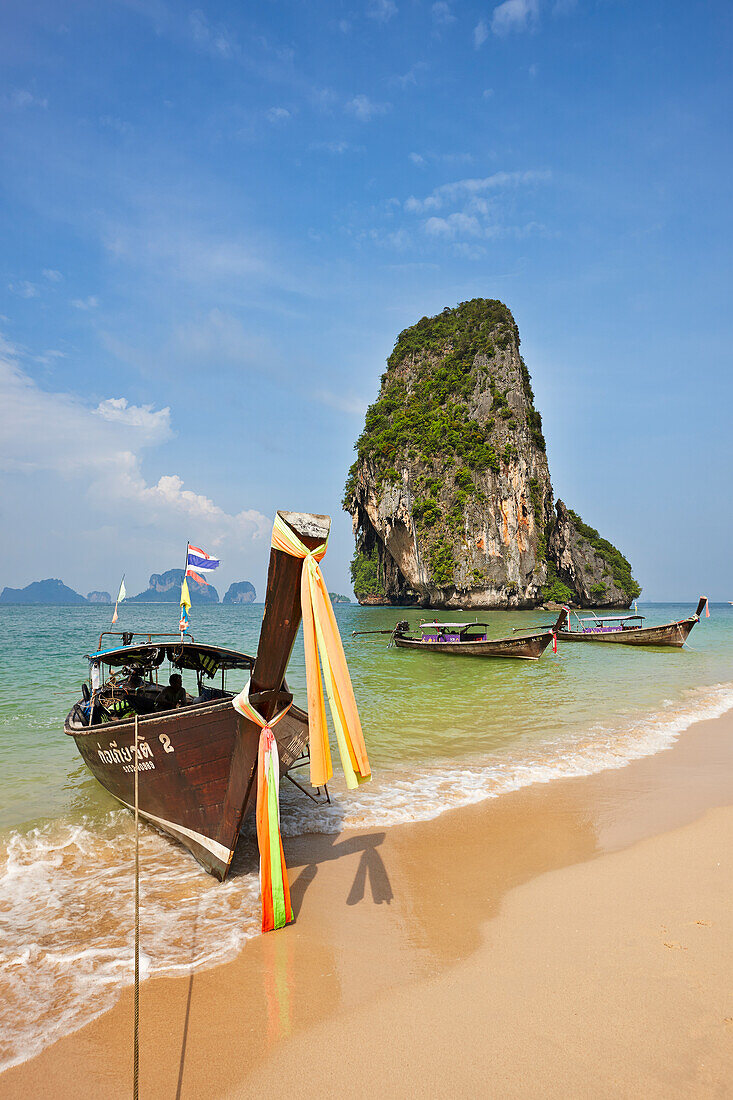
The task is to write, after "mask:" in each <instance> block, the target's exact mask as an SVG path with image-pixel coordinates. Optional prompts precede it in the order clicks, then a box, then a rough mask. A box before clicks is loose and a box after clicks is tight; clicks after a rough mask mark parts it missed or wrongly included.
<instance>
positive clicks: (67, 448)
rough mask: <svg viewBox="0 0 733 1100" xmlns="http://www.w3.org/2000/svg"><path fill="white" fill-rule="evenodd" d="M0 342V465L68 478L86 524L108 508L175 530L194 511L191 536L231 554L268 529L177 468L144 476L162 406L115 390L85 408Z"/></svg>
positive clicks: (158, 437) (162, 426)
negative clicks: (192, 483)
mask: <svg viewBox="0 0 733 1100" xmlns="http://www.w3.org/2000/svg"><path fill="white" fill-rule="evenodd" d="M0 348H1V349H2V352H0V470H1V471H4V472H5V473H7V474H10V475H11V476H15V477H18V476H23V475H33V476H34V477H39V476H45V477H46V479H50V484H51V485H52V486H53V485H56V486H57V487H58V488H57V490H56V491H57V492H62V491H63V490H62V489H61V486H62V484H64V483H66V482H68V483H69V484H70V486H71V488H70V492H71V495H72V499H73V500H74V501H75V504H76V508H77V512H78V514H79V515H83V516H84V522H86V523H91V524H92V525H94V524H95V522H96V523H99V522H100V519H101V517H103V516H104V517H106V518H107V521H108V522H109V516H110V515H111V516H112V517H113V521H114V522H115V523H116V524H118V525H119V526H120V528H123V527H125V528H126V529H127V528H128V525H133V526H134V528H135V529H137V528H140V527H152V528H156V529H157V528H160V530H161V531H163V533H166V532H172V533H175V535H176V537H178V538H180V537H181V534H182V524H183V522H184V521H186V520H188V519H194V520H196V524H197V526H196V531H197V535H196V537H197V538H199V537H200V538H201V539H202V540H204V539H206V540H207V545H211V546H214V547H220V546H222V545H223V544H225V543H228V544H229V546H230V547H231V552H232V555H234V554H235V552H236V553H239V552H240V551H241V543H242V540H243V539H244V540H251V539H256V538H259V537H261V536H263V535H265V534H267V533H268V532H269V529H270V523H271V521H270V520H269V519H268V518H267V517H266V516H264V515H262V513H260V512H257V511H255V510H254V509H244V510H243V511H241V512H238V513H236V514H231V513H228V512H226V511H225V510H224V509H222V508H221V507H220V506H219V505H217V504H216V503H215V502H214V501H212V500H211V499H210V498H209V497H206V496H204V495H202V494H200V493H197V492H195V491H193V490H191V489H188V488H186V487H185V486H184V483H183V480H182V479H181V478H180V477H179V476H178V475H177V474H174V473H167V474H163V475H161V476H159V477H158V479H157V481H155V482H154V483H152V484H149V483H148V482H147V481H146V480H145V478H144V477H143V474H142V464H141V459H142V452H143V451H144V450H146V449H149V448H152V447H156V446H160V445H161V444H162V443H165V442H166V441H167V440H168V439H170V437H171V434H172V431H171V423H170V409H168V408H164V409H158V410H155V409H154V408H153V407H152V406H150V405H141V406H138V405H132V404H130V403H129V402H128V401H127V399H126V398H119V397H118V398H107V399H106V400H104V401H102V402H101V403H100V404H99V405H98V406H97V407H96V408H92V407H90V406H89V405H87V404H85V403H84V402H83V401H82V400H80V399H79V398H78V397H76V396H75V395H73V394H68V393H49V392H46V391H44V390H42V389H40V387H39V386H37V385H36V383H35V382H34V381H33V379H32V378H30V376H29V375H28V374H27V373H26V372H25V371H24V370H23V369H22V368H21V366H20V364H19V361H18V358H17V356H16V355H15V353H14V349H13V348H12V347H11V346H10V345H8V344H7V342H5V341H3V340H2V339H1V338H0ZM146 461H147V463H149V462H150V461H151V460H150V459H147V460H146ZM34 484H36V483H35V482H34Z"/></svg>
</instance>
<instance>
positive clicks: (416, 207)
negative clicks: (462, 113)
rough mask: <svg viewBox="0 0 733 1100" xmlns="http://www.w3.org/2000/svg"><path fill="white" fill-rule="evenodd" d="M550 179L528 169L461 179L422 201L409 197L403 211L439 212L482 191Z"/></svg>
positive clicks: (418, 212) (412, 196)
mask: <svg viewBox="0 0 733 1100" xmlns="http://www.w3.org/2000/svg"><path fill="white" fill-rule="evenodd" d="M550 178H551V173H550V172H549V171H547V170H540V171H538V170H537V169H530V170H528V171H524V172H494V174H493V175H491V176H486V177H485V178H484V179H463V180H456V181H455V183H444V184H443V185H442V186H441V187H436V188H435V190H434V191H433V192H432V193H431V194H430V195H428V196H427V197H426V198H424V199H417V198H415V197H414V195H411V196H410V198H409V199H407V200H406V202H405V210H407V211H409V212H410V213H412V214H423V213H425V212H427V211H430V210H440V209H442V208H443V207H444V206H446V205H448V204H450V203H452V202H456V201H457V200H461V199H463V200H465V199H467V198H470V197H472V196H476V195H479V194H481V193H482V192H484V191H492V190H494V189H497V188H503V187H504V188H506V187H518V186H520V185H521V184H533V183H545V182H547V181H548V180H549V179H550Z"/></svg>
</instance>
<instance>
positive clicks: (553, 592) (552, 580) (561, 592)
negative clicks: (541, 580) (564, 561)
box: [542, 561, 576, 604]
mask: <svg viewBox="0 0 733 1100" xmlns="http://www.w3.org/2000/svg"><path fill="white" fill-rule="evenodd" d="M542 599H543V600H544V601H545V603H563V604H565V603H570V602H571V600H575V599H576V595H575V593H574V592H573V591H572V589H570V588H568V586H567V585H566V584H563V582H562V581H561V580H560V578H559V577H558V575H557V569H555V566H554V565H553V563H552V562H551V561H548V563H547V581H546V583H545V584H544V585H543V586H542Z"/></svg>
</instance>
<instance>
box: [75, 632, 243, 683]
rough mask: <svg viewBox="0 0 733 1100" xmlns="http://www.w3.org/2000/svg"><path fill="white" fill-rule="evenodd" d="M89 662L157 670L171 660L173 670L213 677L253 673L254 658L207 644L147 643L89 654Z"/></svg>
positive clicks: (178, 642)
mask: <svg viewBox="0 0 733 1100" xmlns="http://www.w3.org/2000/svg"><path fill="white" fill-rule="evenodd" d="M88 657H89V660H90V661H100V662H101V663H102V664H105V665H122V666H125V667H127V668H139V669H143V668H157V667H158V666H159V665H161V664H162V663H163V661H164V660H165V659H166V658H168V660H169V661H170V663H171V664H172V665H173V667H174V668H189V669H193V671H194V672H203V673H205V674H206V675H207V676H209V677H213V676H215V675H216V673H217V672H220V671H221V670H222V669H225V670H229V669H233V668H243V669H250V668H252V667H253V665H254V657H250V656H248V654H246V653H238V652H237V651H236V650H234V649H225V648H222V647H221V646H216V645H207V644H206V643H204V642H181V641H177V642H165V643H160V642H145V643H143V644H140V645H127V646H117V647H115V648H114V649H102V650H99V651H98V652H97V653H90V654H88Z"/></svg>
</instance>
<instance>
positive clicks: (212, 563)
mask: <svg viewBox="0 0 733 1100" xmlns="http://www.w3.org/2000/svg"><path fill="white" fill-rule="evenodd" d="M220 564H221V563H220V561H219V559H218V558H212V557H211V555H210V554H207V553H206V551H205V550H201V549H199V547H198V546H191V544H190V543H189V546H188V551H187V554H186V576H187V577H192V578H193V580H195V581H198V583H199V584H208V583H209V582H208V581H207V580H205V579H204V578H203V577H202V576H201V573H202V572H208V571H209V570H211V569H218V568H219V565H220Z"/></svg>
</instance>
